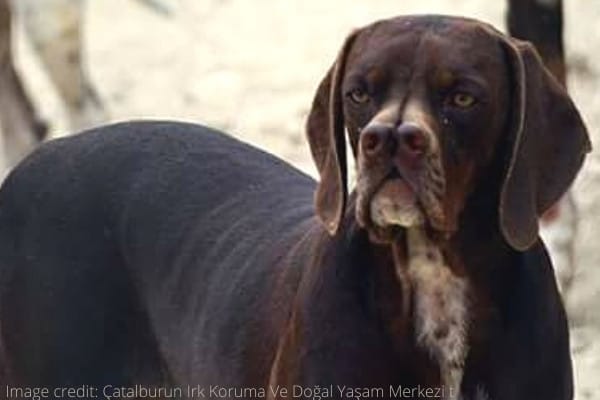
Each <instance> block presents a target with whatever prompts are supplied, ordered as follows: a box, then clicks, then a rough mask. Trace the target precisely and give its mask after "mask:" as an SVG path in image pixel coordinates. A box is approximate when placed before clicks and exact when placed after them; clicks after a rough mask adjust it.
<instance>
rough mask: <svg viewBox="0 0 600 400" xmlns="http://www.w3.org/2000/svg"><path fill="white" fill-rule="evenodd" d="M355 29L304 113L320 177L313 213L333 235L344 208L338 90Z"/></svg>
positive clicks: (342, 124)
mask: <svg viewBox="0 0 600 400" xmlns="http://www.w3.org/2000/svg"><path fill="white" fill-rule="evenodd" d="M357 35H358V31H354V32H353V33H351V34H350V35H349V36H348V37H347V38H346V41H345V42H344V45H343V46H342V49H341V51H340V53H339V55H338V58H337V60H336V61H335V63H334V65H333V66H332V67H331V68H330V69H329V71H328V72H327V75H325V78H323V80H322V81H321V83H320V84H319V87H318V89H317V93H316V95H315V97H314V100H313V104H312V108H311V110H310V113H309V115H308V120H307V124H306V132H307V135H308V142H309V144H310V151H311V153H312V157H313V160H314V162H315V164H316V165H317V169H318V170H319V175H320V177H321V180H320V182H319V185H318V186H317V191H316V192H315V209H316V213H317V215H318V216H319V218H320V219H321V221H322V222H323V224H324V225H325V227H326V229H327V230H328V231H329V233H330V234H331V235H334V234H335V233H336V232H337V230H338V227H339V225H340V222H341V220H342V217H343V215H344V209H345V207H346V197H347V193H346V192H347V179H348V178H347V165H346V140H345V122H344V110H343V98H342V96H343V95H342V93H341V90H342V88H341V86H342V80H343V78H344V70H345V67H346V58H347V56H348V53H349V51H350V48H351V47H352V43H353V42H354V39H355V38H356V36H357Z"/></svg>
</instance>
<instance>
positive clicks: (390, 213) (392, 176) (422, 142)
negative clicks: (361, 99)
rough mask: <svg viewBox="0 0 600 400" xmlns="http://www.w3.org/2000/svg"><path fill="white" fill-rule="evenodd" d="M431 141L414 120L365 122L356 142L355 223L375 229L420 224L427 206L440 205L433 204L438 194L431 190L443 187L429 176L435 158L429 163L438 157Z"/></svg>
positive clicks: (435, 190)
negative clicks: (434, 153)
mask: <svg viewBox="0 0 600 400" xmlns="http://www.w3.org/2000/svg"><path fill="white" fill-rule="evenodd" d="M430 142H431V139H430V138H429V137H428V135H427V134H426V133H425V132H424V131H423V130H422V129H421V128H420V127H419V126H417V125H416V124H413V123H403V124H401V125H399V126H397V127H395V126H393V125H391V124H383V123H371V124H369V125H368V126H367V127H365V129H364V130H363V131H362V132H361V136H360V141H359V146H360V151H359V170H358V181H357V191H358V196H359V204H358V207H359V209H357V213H358V219H359V223H362V225H363V226H369V225H375V226H376V227H378V228H390V227H394V226H401V227H412V226H418V225H423V224H424V223H425V222H426V221H427V220H428V219H429V217H430V215H432V213H430V212H429V211H430V210H429V208H431V209H432V211H435V210H437V209H438V208H439V207H438V206H436V205H435V204H434V203H439V202H438V201H437V200H441V199H437V197H438V196H437V195H432V193H439V192H441V191H440V190H439V188H436V186H438V185H436V184H435V182H434V181H435V180H430V179H429V177H430V176H431V169H439V168H437V167H438V166H439V163H435V162H433V163H432V162H431V160H432V159H433V158H436V157H432V155H431V147H432V146H431V144H430ZM431 164H434V165H433V166H432V165H431ZM439 172H440V171H438V172H436V174H437V175H440V173H439ZM436 199H437V200H436ZM433 200H435V201H433ZM361 208H362V209H361Z"/></svg>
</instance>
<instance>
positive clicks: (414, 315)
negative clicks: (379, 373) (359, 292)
mask: <svg viewBox="0 0 600 400" xmlns="http://www.w3.org/2000/svg"><path fill="white" fill-rule="evenodd" d="M488 209H489V208H488V207H485V208H481V209H475V208H471V209H469V213H470V214H471V213H472V214H475V213H477V214H482V213H484V212H486V210H488ZM481 217H483V215H477V216H474V215H465V218H464V221H465V224H464V225H461V230H459V231H457V232H455V233H454V234H453V235H452V236H451V237H449V238H447V239H441V240H440V239H439V238H431V237H430V236H429V235H428V234H427V232H426V231H425V229H424V228H419V227H416V228H410V229H407V230H405V231H404V232H403V233H402V234H400V235H399V236H398V239H397V240H396V241H395V242H393V243H391V244H388V245H384V246H381V245H378V244H373V243H372V244H371V246H372V248H373V252H374V253H378V254H380V255H379V256H378V257H376V259H377V260H380V261H379V263H382V264H386V263H387V264H388V265H387V266H386V265H381V266H380V267H383V268H391V269H392V270H393V271H394V274H393V275H394V276H393V278H392V279H395V280H396V281H397V283H398V285H397V286H396V289H395V290H394V289H392V290H394V291H395V292H396V293H397V295H396V296H395V297H396V298H397V299H398V300H399V302H400V303H401V306H400V307H396V308H393V307H392V308H390V307H388V308H387V309H388V310H391V309H394V312H393V314H392V313H391V312H388V313H387V315H385V316H384V319H386V320H387V324H388V326H390V327H392V330H393V331H395V332H394V333H392V334H393V335H399V336H402V338H401V339H400V340H399V341H400V342H401V343H402V344H400V345H406V344H407V343H406V342H407V339H408V341H409V342H410V341H412V344H413V345H415V346H416V347H417V348H419V349H421V350H422V351H424V352H425V353H426V354H427V355H428V357H429V358H430V359H431V360H432V361H433V362H435V363H436V364H437V365H438V367H439V372H440V376H439V379H440V383H441V384H442V385H443V386H444V389H445V390H444V393H445V396H446V397H445V398H446V399H447V400H450V399H456V398H459V395H460V387H461V382H462V377H463V369H464V368H463V367H464V365H465V362H466V360H467V357H468V355H469V348H470V342H471V338H472V337H473V336H477V333H476V332H471V330H476V329H477V321H476V320H477V319H478V318H479V316H478V314H479V311H478V310H476V308H478V307H480V306H481V305H480V304H474V303H478V302H480V299H479V294H480V292H481V291H482V290H481V289H482V288H481V285H482V284H483V285H485V283H484V282H482V277H483V279H484V280H485V276H486V275H487V274H486V271H485V269H486V268H490V267H493V265H495V264H496V262H492V261H497V260H488V259H487V258H488V257H489V255H490V254H496V255H497V254H502V253H505V251H500V252H499V251H494V249H495V250H498V247H505V246H504V244H503V242H502V240H501V237H500V236H499V235H498V234H497V233H496V232H494V231H493V230H489V231H486V232H483V231H481V228H479V227H478V226H476V225H474V224H473V225H468V223H469V222H468V221H478V220H479V221H481V219H478V218H481ZM488 225H493V224H488ZM473 243H477V246H475V247H474V246H473ZM381 253H388V254H390V257H384V256H381ZM387 278H388V279H389V278H390V276H388V277H387ZM380 284H382V285H383V284H384V283H383V282H381V280H380ZM387 290H388V294H389V290H390V287H389V286H387ZM483 291H485V288H484V290H483ZM380 300H381V301H384V302H385V301H386V299H383V298H380ZM486 301H488V300H487V299H484V300H483V303H485V302H486ZM399 326H403V329H400V328H399ZM400 331H402V332H400Z"/></svg>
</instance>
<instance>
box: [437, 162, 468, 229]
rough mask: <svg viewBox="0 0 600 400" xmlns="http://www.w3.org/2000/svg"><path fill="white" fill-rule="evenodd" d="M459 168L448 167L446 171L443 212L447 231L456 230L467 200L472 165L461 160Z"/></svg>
mask: <svg viewBox="0 0 600 400" xmlns="http://www.w3.org/2000/svg"><path fill="white" fill-rule="evenodd" d="M460 164H461V166H460V167H459V168H450V169H448V170H447V173H446V182H447V184H446V195H445V196H444V214H445V219H446V226H447V229H448V231H456V230H457V229H458V228H459V227H458V224H459V219H460V215H461V213H462V211H463V210H464V208H465V205H466V202H467V196H468V194H469V193H470V187H471V186H472V180H473V171H474V165H473V163H471V162H462V163H460Z"/></svg>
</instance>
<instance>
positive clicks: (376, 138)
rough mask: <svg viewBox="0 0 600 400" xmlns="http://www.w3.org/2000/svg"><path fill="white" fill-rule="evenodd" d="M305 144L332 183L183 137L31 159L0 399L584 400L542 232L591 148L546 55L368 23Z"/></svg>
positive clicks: (10, 282)
mask: <svg viewBox="0 0 600 400" xmlns="http://www.w3.org/2000/svg"><path fill="white" fill-rule="evenodd" d="M306 131H307V137H308V141H309V144H310V150H311V153H312V156H313V158H314V161H315V163H316V165H317V168H318V171H319V174H320V180H319V182H318V184H316V183H315V182H314V181H313V180H312V179H311V178H309V177H308V176H306V175H304V174H302V173H301V172H299V171H297V170H295V169H294V168H292V167H291V166H289V165H287V164H286V163H285V162H283V161H281V160H279V159H277V158H275V157H273V156H271V155H269V154H267V153H264V152H262V151H261V150H258V149H255V148H253V147H251V146H249V145H246V144H244V143H241V142H239V141H237V140H235V139H233V138H230V137H227V136H226V135H224V134H222V133H219V132H216V131H214V130H212V129H210V128H207V127H202V126H198V125H191V124H184V123H176V122H168V121H154V122H139V121H138V122H128V123H119V124H116V125H109V126H106V127H101V128H97V129H94V130H91V131H88V132H85V133H82V134H79V135H75V136H72V137H69V138H65V139H59V140H55V141H51V142H49V143H47V144H44V145H42V146H41V148H40V149H39V150H37V151H35V152H34V153H33V154H32V155H30V156H29V157H28V158H27V159H25V160H24V161H23V162H22V163H21V164H20V165H19V166H18V167H17V168H16V169H15V170H14V171H13V172H12V173H11V174H10V175H9V176H8V178H7V180H6V181H5V183H4V185H3V187H2V189H1V190H0V333H1V336H0V338H1V340H0V344H1V346H0V382H2V384H3V385H4V386H5V387H6V391H4V393H13V394H15V393H17V394H18V388H23V387H36V388H40V387H43V388H47V389H48V390H49V393H50V396H52V393H55V394H54V396H55V397H57V398H58V397H60V396H59V395H57V394H56V391H57V390H58V391H59V392H60V390H64V389H65V387H71V388H75V387H83V386H85V387H86V388H92V389H96V390H97V391H98V392H97V393H96V394H97V395H98V396H102V395H103V396H105V397H106V396H109V397H110V396H112V397H116V398H118V397H119V396H120V397H134V395H135V396H137V397H152V396H151V395H149V394H148V393H149V392H148V390H155V391H158V390H163V392H161V395H162V397H163V398H166V397H173V396H171V395H172V394H173V393H175V396H180V397H185V395H186V393H187V394H188V395H189V390H190V388H191V390H192V391H193V390H196V394H198V395H199V393H201V392H202V393H203V394H204V393H205V392H204V390H206V391H207V393H206V395H209V394H211V393H212V392H210V391H211V390H215V391H217V392H215V393H216V394H218V393H220V397H223V398H235V397H245V398H250V397H261V398H269V399H285V398H289V397H297V398H315V393H318V395H317V396H321V397H322V396H329V397H330V398H356V396H361V395H362V396H364V395H366V394H367V393H365V392H364V391H365V390H366V391H371V392H368V393H370V394H371V397H373V396H377V397H379V398H398V396H402V397H403V398H412V399H417V398H423V396H428V397H430V398H443V399H459V398H460V399H494V400H502V399H511V400H515V399H516V400H518V399H556V400H559V399H560V400H565V399H571V398H572V396H573V382H572V366H571V359H570V353H569V335H568V329H567V322H566V317H565V313H564V309H563V306H562V303H561V299H560V295H559V293H558V290H557V286H556V282H555V279H554V276H553V271H552V266H551V264H550V260H549V258H548V255H547V253H546V251H545V248H544V244H543V242H542V241H541V240H540V239H539V236H538V218H539V216H540V215H541V214H542V213H544V211H546V209H547V208H548V207H550V205H551V204H553V203H554V202H555V201H556V200H557V199H558V198H559V197H560V196H561V195H562V193H563V192H564V191H565V190H566V189H567V188H568V186H569V185H570V184H571V182H572V181H573V179H574V177H575V175H576V174H577V172H578V170H579V169H580V167H581V165H582V163H583V161H584V158H585V154H586V152H588V151H589V150H590V142H589V139H588V135H587V132H586V128H585V125H584V123H583V121H582V119H581V117H580V115H579V113H578V111H577V109H576V107H575V105H574V104H573V102H572V101H571V99H570V98H569V96H568V95H567V93H566V92H565V90H564V89H563V87H562V86H561V85H560V84H559V83H558V82H557V81H556V80H555V79H554V78H553V77H552V75H551V74H550V72H548V71H547V70H546V69H545V67H544V66H543V63H542V61H541V59H540V58H539V57H538V55H537V53H536V51H535V50H534V48H533V47H532V46H531V45H529V44H527V43H525V42H521V41H518V40H515V39H510V38H508V37H506V36H503V35H502V34H501V33H499V32H497V31H496V30H494V29H493V28H492V27H490V26H488V25H486V24H484V23H481V22H478V21H475V20H470V19H464V18H458V17H447V16H433V15H423V16H402V17H397V18H393V19H388V20H382V21H378V22H375V23H373V24H371V25H369V26H367V27H364V28H362V29H358V30H356V31H354V32H353V33H351V34H350V35H349V37H348V38H347V39H346V41H345V43H344V45H343V46H342V49H341V51H340V53H339V56H338V57H337V59H336V61H335V62H334V64H333V66H332V67H331V69H330V70H329V71H328V73H327V74H326V76H325V78H324V79H323V80H322V82H321V83H320V85H319V87H318V89H317V92H316V95H315V98H314V101H313V104H312V108H311V111H310V113H309V116H308V119H307V129H306ZM346 134H347V135H346ZM346 136H347V139H348V141H349V143H350V148H351V151H352V153H353V156H354V157H355V158H356V160H357V163H356V164H357V183H356V188H355V189H354V190H352V191H351V193H350V194H348V193H347V155H346ZM82 385H83V386H82ZM90 390H91V389H90ZM115 390H117V392H116V394H115ZM119 390H122V391H119ZM127 390H130V392H127ZM144 390H146V391H145V392H144ZM167 390H171V392H168V393H167V392H166V391H167ZM178 390H179V391H178ZM186 390H187V391H188V392H186ZM252 390H253V391H252ZM106 391H108V394H107V392H106ZM173 391H175V392H173ZM218 391H220V392H218ZM323 391H325V392H323ZM328 391H329V392H328ZM157 393H158V392H154V394H155V395H158V394H157ZM89 398H93V395H89Z"/></svg>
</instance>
